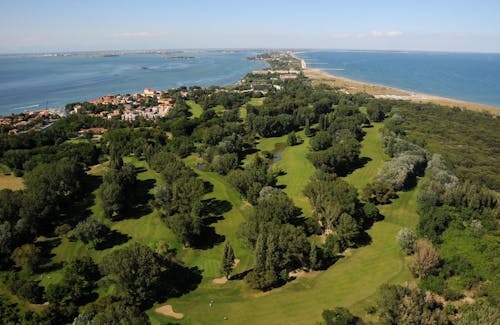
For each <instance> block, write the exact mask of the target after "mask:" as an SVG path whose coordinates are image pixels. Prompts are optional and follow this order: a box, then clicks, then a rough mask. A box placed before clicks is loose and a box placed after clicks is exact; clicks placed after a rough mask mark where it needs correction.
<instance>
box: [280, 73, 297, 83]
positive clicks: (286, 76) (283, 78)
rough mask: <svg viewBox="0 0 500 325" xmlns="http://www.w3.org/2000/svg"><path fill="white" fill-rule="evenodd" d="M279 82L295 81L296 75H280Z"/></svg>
mask: <svg viewBox="0 0 500 325" xmlns="http://www.w3.org/2000/svg"><path fill="white" fill-rule="evenodd" d="M280 79H281V81H286V80H292V79H297V75H296V74H293V73H285V74H282V75H280Z"/></svg>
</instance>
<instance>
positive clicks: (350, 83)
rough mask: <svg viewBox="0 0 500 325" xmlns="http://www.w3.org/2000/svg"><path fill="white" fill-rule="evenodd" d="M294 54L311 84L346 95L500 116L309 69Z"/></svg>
mask: <svg viewBox="0 0 500 325" xmlns="http://www.w3.org/2000/svg"><path fill="white" fill-rule="evenodd" d="M296 54H297V53H294V55H293V56H294V57H295V58H297V60H300V61H301V65H302V71H303V72H304V74H305V75H306V76H307V77H308V78H310V79H311V80H313V82H319V83H326V84H329V85H331V86H334V87H339V88H340V89H342V90H343V91H345V92H348V93H357V92H366V93H368V94H370V95H373V96H375V97H378V98H388V99H401V100H410V101H413V102H419V103H428V102H430V103H434V104H439V105H446V106H457V107H460V108H465V109H470V110H473V111H478V112H488V113H491V114H492V115H495V116H500V107H495V106H490V105H483V104H478V103H472V102H466V101H462V100H457V99H452V98H446V97H440V96H434V95H429V94H424V93H418V92H412V91H407V90H403V89H397V88H392V87H387V86H383V85H379V84H374V83H368V82H362V81H357V80H352V79H349V78H345V77H340V76H336V75H333V74H331V73H330V72H327V71H324V70H321V69H310V68H308V67H307V64H306V62H305V60H302V59H301V58H299V57H298V56H297V55H296Z"/></svg>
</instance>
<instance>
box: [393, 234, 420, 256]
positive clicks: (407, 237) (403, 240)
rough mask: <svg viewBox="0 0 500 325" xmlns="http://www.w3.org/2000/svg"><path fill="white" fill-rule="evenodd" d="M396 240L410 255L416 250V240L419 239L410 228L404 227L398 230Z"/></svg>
mask: <svg viewBox="0 0 500 325" xmlns="http://www.w3.org/2000/svg"><path fill="white" fill-rule="evenodd" d="M396 241H397V242H398V244H399V246H401V248H402V249H403V250H404V251H405V253H406V254H408V255H410V254H413V252H414V247H415V242H416V241H417V235H415V233H414V232H413V231H411V230H410V229H408V228H403V229H401V230H400V231H399V232H398V235H397V236H396Z"/></svg>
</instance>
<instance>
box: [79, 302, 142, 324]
mask: <svg viewBox="0 0 500 325" xmlns="http://www.w3.org/2000/svg"><path fill="white" fill-rule="evenodd" d="M83 324H85V325H87V324H92V325H107V324H116V325H143V324H145V325H146V324H151V322H150V320H149V317H148V315H147V314H146V313H145V312H143V311H141V310H140V309H139V308H137V307H135V306H130V305H127V304H125V303H123V302H115V303H112V304H110V305H108V306H106V307H105V309H104V310H102V311H101V312H99V313H97V314H96V315H95V316H94V317H93V318H92V321H91V322H90V323H82V325H83Z"/></svg>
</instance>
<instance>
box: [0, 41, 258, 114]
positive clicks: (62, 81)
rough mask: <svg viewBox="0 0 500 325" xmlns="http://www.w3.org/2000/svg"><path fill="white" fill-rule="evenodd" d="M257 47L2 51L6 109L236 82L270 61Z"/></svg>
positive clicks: (0, 85) (1, 108)
mask: <svg viewBox="0 0 500 325" xmlns="http://www.w3.org/2000/svg"><path fill="white" fill-rule="evenodd" d="M255 54H257V52H252V51H187V52H186V51H183V52H177V53H165V52H163V53H162V54H157V53H147V54H123V55H117V56H114V55H106V56H104V55H88V54H76V55H75V54H72V55H66V56H63V55H2V56H0V115H9V114H12V113H14V114H17V113H20V112H23V111H28V110H37V109H45V108H46V107H48V108H61V109H62V108H64V106H65V105H66V104H68V103H73V102H78V101H85V100H91V99H94V98H98V97H101V96H104V95H107V94H127V93H136V92H142V91H143V90H144V89H145V88H154V89H157V90H166V89H169V88H173V87H181V86H210V85H221V86H222V85H231V84H235V83H236V82H238V81H239V80H240V79H241V78H243V77H244V76H245V75H246V74H247V73H248V72H251V71H252V70H255V69H261V68H264V67H267V66H268V65H267V63H265V62H263V61H251V60H248V59H247V58H248V57H250V56H253V55H255Z"/></svg>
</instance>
